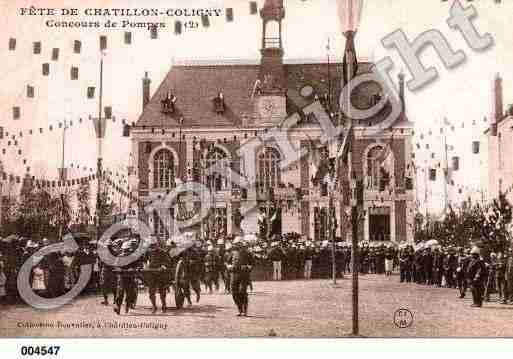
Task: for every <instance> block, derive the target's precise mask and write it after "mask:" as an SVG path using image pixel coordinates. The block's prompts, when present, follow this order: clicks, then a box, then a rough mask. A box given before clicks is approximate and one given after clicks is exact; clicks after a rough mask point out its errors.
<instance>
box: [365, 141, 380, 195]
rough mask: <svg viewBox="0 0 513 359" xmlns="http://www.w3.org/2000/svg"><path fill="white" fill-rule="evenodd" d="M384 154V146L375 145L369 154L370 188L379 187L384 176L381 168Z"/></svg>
mask: <svg viewBox="0 0 513 359" xmlns="http://www.w3.org/2000/svg"><path fill="white" fill-rule="evenodd" d="M382 154H383V147H381V146H376V147H373V148H372V149H371V150H370V151H369V153H368V154H367V179H368V186H367V187H368V188H371V189H378V188H379V187H380V181H381V178H382V170H381V161H382V159H381V156H382Z"/></svg>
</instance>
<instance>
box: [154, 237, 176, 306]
mask: <svg viewBox="0 0 513 359" xmlns="http://www.w3.org/2000/svg"><path fill="white" fill-rule="evenodd" d="M148 262H149V263H148V268H149V269H150V272H149V273H148V274H149V275H148V292H149V296H150V301H151V305H152V313H154V314H155V313H156V312H157V298H156V293H157V292H158V293H159V296H160V302H161V304H162V313H165V312H166V310H167V305H166V294H167V289H168V288H169V285H170V282H171V281H170V276H171V274H170V272H171V269H172V261H171V257H170V256H169V253H168V252H166V251H165V250H164V249H163V248H162V246H161V244H160V242H159V241H158V240H157V241H156V242H154V243H152V244H151V246H150V252H149V255H148Z"/></svg>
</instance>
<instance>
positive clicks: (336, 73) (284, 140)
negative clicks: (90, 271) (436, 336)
mask: <svg viewBox="0 0 513 359" xmlns="http://www.w3.org/2000/svg"><path fill="white" fill-rule="evenodd" d="M260 15H261V18H262V39H261V43H260V47H261V59H259V60H257V61H254V62H253V63H249V62H236V63H234V62H232V63H229V62H224V63H223V62H219V61H213V62H211V63H206V62H197V61H196V62H195V61H189V62H187V61H184V62H182V63H176V64H174V65H173V66H172V68H171V69H170V71H169V73H168V74H167V76H166V77H165V79H164V80H163V81H162V83H161V84H160V85H159V87H158V88H157V90H156V91H155V92H154V93H153V95H151V96H150V84H151V81H150V79H149V78H148V76H147V75H145V77H144V79H143V111H142V114H141V116H140V118H139V119H138V121H137V123H136V125H135V126H133V127H132V128H131V137H132V146H133V148H132V153H133V154H134V158H135V162H136V163H137V166H136V168H135V170H134V172H133V174H132V179H133V184H134V186H133V187H132V188H136V190H135V193H134V194H135V195H136V196H137V198H138V199H139V201H140V203H143V204H146V203H150V201H151V198H155V196H157V197H158V196H159V195H160V196H165V194H166V193H169V191H170V190H172V189H173V188H174V187H175V186H176V184H177V183H178V182H179V181H190V180H193V181H198V182H201V183H203V184H204V185H205V186H207V187H208V188H209V189H210V190H211V191H212V193H213V194H214V195H213V200H212V203H211V206H212V207H213V208H212V210H211V211H210V215H209V216H208V217H207V218H206V219H204V220H203V221H202V223H201V224H198V225H197V226H196V228H195V229H197V230H199V231H200V232H201V233H202V234H203V235H204V236H207V237H208V238H212V237H217V236H223V235H230V234H237V233H239V231H240V226H239V223H238V222H239V221H238V219H239V216H238V214H240V213H241V212H244V219H243V221H242V227H243V230H244V232H254V233H259V234H260V235H264V234H265V233H267V234H269V233H270V232H271V218H272V220H273V221H272V225H273V226H274V227H272V231H273V232H274V233H276V232H278V233H279V232H281V233H282V234H285V233H290V232H296V233H299V234H301V235H303V236H305V237H309V238H312V239H314V240H325V239H327V238H328V223H329V221H328V217H329V216H328V203H329V199H330V196H331V198H332V199H333V201H334V203H335V206H334V207H335V208H334V212H335V216H336V219H337V223H338V226H337V228H336V236H337V237H340V238H342V239H345V240H350V236H351V230H350V227H349V215H348V210H349V208H350V207H349V206H350V203H351V202H350V201H351V198H353V197H354V196H355V192H357V191H356V190H355V188H358V189H361V191H358V192H359V193H361V197H362V198H361V200H362V203H363V208H364V210H365V211H364V213H363V216H362V220H361V222H360V225H359V237H360V240H380V241H383V240H385V241H387V240H391V241H396V242H401V241H412V240H413V236H412V225H411V223H412V218H413V206H414V198H413V195H414V191H413V185H414V184H413V177H414V176H413V168H412V166H411V163H412V161H411V160H412V147H411V136H412V124H411V123H410V122H409V121H408V119H407V118H406V116H405V114H404V96H403V95H401V99H402V101H403V111H402V113H401V115H400V116H399V118H398V119H397V121H396V122H395V124H394V125H393V126H392V127H391V128H389V129H388V130H386V131H384V132H383V133H382V134H381V135H380V137H379V138H376V137H372V138H371V137H370V136H368V135H367V132H368V131H367V129H368V128H369V126H370V125H371V124H372V122H373V121H374V123H376V122H377V121H379V120H380V119H382V118H384V117H385V116H387V115H388V114H389V113H390V108H389V107H387V106H385V107H384V108H383V110H382V111H380V112H379V113H377V114H376V115H375V116H373V117H371V118H370V119H369V120H362V121H353V123H354V124H355V127H354V140H353V141H352V144H351V151H350V153H349V156H348V161H347V162H346V161H344V162H343V163H342V162H341V161H340V160H339V162H340V163H339V164H337V166H336V168H337V169H338V173H336V174H335V175H334V176H335V177H336V178H337V180H336V182H337V186H336V189H334V190H333V188H332V187H330V186H329V185H328V184H327V183H326V182H325V181H323V180H322V179H323V178H321V180H319V181H317V180H316V178H318V177H319V173H320V172H322V167H323V163H325V162H324V161H325V160H326V159H327V158H329V157H332V156H333V150H332V148H333V147H334V145H331V146H330V145H326V144H325V141H323V134H324V133H325V131H323V128H322V126H321V125H320V123H322V122H323V121H329V122H330V123H332V124H334V125H335V126H336V125H340V124H343V123H346V121H347V120H348V118H347V116H346V115H344V114H343V113H342V111H341V109H340V108H339V100H338V99H339V97H340V93H341V88H342V84H343V81H344V80H343V78H344V76H343V70H344V65H343V64H342V63H331V64H330V63H328V62H304V61H303V62H298V61H290V62H289V63H284V61H283V55H284V49H283V45H282V28H283V26H284V19H285V9H284V7H283V2H282V1H276V0H268V1H266V2H265V4H264V6H263V8H262V9H261V10H260ZM257 44H258V40H257V39H255V45H256V46H257ZM371 66H372V64H371V63H368V62H359V63H358V67H357V68H358V70H357V71H358V74H362V73H367V72H369V71H370V70H371ZM399 82H400V93H401V94H403V93H404V81H403V78H400V81H399ZM381 98H383V90H382V88H381V86H380V84H378V83H376V82H372V81H368V82H365V83H362V84H361V85H360V86H358V87H356V88H355V89H353V91H352V93H351V102H352V103H353V105H354V106H355V107H357V108H359V109H368V108H370V107H372V106H373V105H374V104H376V102H379V101H380V100H381ZM287 123H296V124H297V125H296V126H294V127H292V128H290V129H288V130H287V131H279V132H278V133H277V132H276V131H273V132H272V133H273V136H272V138H271V136H269V133H271V131H272V130H273V129H274V128H284V127H287V126H286V124H287ZM336 142H339V141H336ZM289 145H290V146H291V147H289ZM337 146H338V144H336V145H335V152H336V147H337ZM242 147H244V148H245V149H248V148H251V149H252V154H251V155H249V156H248V155H242V154H241V151H240V149H241V148H242ZM291 149H292V151H293V152H294V151H295V152H297V153H299V151H304V153H306V155H304V156H298V158H297V161H290V160H289V159H290V156H287V150H288V151H289V152H288V153H289V154H290V150H291ZM212 165H215V166H216V168H218V169H219V170H218V171H217V172H216V173H210V172H208V171H207V169H208V168H209V167H211V166H212ZM223 169H224V170H223ZM223 171H226V173H225V174H223ZM348 173H351V174H352V175H351V176H348ZM234 174H236V175H240V176H242V177H243V178H245V179H246V180H247V181H248V182H249V183H251V184H252V185H251V188H250V189H249V190H248V188H244V186H240V185H239V184H237V183H236V182H237V181H234V180H233V178H231V177H230V176H233V175H234ZM321 177H322V176H321ZM328 189H329V190H328ZM186 202H187V206H188V207H189V210H191V209H192V208H194V209H195V210H199V209H200V208H201V204H200V203H199V201H198V198H195V197H194V196H191V197H189V198H188V199H187V201H186ZM255 204H256V207H257V208H256V210H255V211H250V212H247V213H246V211H244V210H243V209H246V208H248V206H254V205H255ZM180 211H181V207H180V206H178V205H177V206H173V208H171V209H169V213H167V214H169V216H167V217H168V220H171V218H173V217H176V216H179V215H180V213H179V212H180ZM139 214H140V216H141V217H142V218H143V219H144V220H147V221H148V224H149V226H150V227H151V229H152V230H153V231H154V233H155V234H156V235H157V236H159V237H168V236H170V235H172V233H173V232H174V229H172V228H171V230H169V228H168V229H166V225H163V224H162V219H159V215H158V213H154V214H152V213H145V212H144V211H139ZM161 218H162V217H161ZM262 218H266V220H262ZM276 219H277V220H276ZM262 223H266V225H265V229H262ZM267 224H268V225H267ZM169 232H171V233H169Z"/></svg>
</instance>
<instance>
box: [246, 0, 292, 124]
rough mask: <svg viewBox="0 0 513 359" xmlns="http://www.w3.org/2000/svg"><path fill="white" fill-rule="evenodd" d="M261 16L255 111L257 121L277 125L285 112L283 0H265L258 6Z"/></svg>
mask: <svg viewBox="0 0 513 359" xmlns="http://www.w3.org/2000/svg"><path fill="white" fill-rule="evenodd" d="M260 17H261V18H262V48H261V50H260V52H261V54H262V58H261V60H260V72H259V76H258V83H259V91H258V93H257V94H256V96H255V98H254V101H255V112H256V114H257V118H258V120H257V123H258V124H259V125H271V126H272V125H278V124H279V123H280V122H281V121H283V120H284V119H285V117H286V115H287V111H286V105H285V103H286V101H285V92H286V86H285V71H284V68H283V42H282V21H283V19H284V17H285V8H284V7H283V0H266V1H265V3H264V7H263V8H262V9H261V10H260Z"/></svg>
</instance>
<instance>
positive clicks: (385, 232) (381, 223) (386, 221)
mask: <svg viewBox="0 0 513 359" xmlns="http://www.w3.org/2000/svg"><path fill="white" fill-rule="evenodd" d="M389 240H390V209H389V208H388V207H379V208H373V209H369V241H389Z"/></svg>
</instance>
